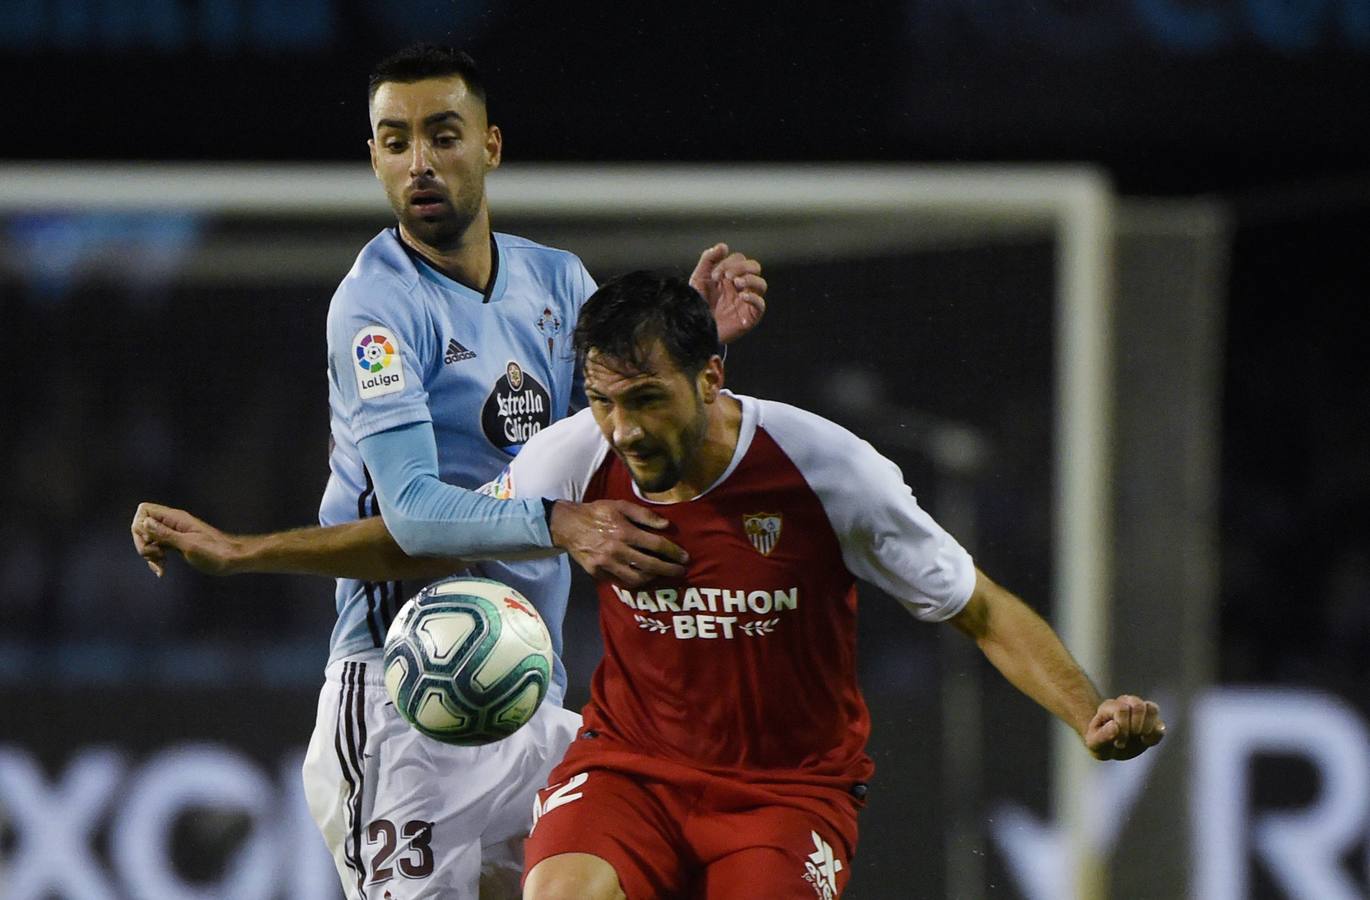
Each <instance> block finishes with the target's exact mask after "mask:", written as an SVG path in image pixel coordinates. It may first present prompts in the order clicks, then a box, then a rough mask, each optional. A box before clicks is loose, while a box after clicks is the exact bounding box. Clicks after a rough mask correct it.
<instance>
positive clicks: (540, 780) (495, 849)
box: [483, 704, 580, 872]
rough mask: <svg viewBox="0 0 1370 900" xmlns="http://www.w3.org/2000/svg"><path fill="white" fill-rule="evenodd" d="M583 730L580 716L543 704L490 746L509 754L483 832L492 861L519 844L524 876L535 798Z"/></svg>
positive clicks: (491, 791) (491, 793) (491, 796)
mask: <svg viewBox="0 0 1370 900" xmlns="http://www.w3.org/2000/svg"><path fill="white" fill-rule="evenodd" d="M579 730H580V714H579V713H576V712H573V711H572V710H569V709H564V708H562V707H560V706H551V705H547V704H544V705H543V706H541V707H539V708H538V711H537V712H536V713H535V714H534V715H533V718H532V719H531V720H529V722H528V723H527V724H526V725H524V726H523V727H522V728H520V729H519V730H518V731H515V732H514V733H513V734H511V735H510V736H509V737H507V738H505V739H504V740H502V741H500V742H499V743H498V744H495V745H492V746H494V747H499V748H500V752H502V753H505V754H506V755H507V756H508V758H509V766H508V768H507V769H506V774H505V777H503V779H502V780H501V782H500V783H499V784H495V785H491V786H490V788H489V791H488V796H489V799H490V818H489V822H488V824H487V825H486V827H485V830H484V833H483V840H484V843H485V846H486V847H487V855H489V856H491V857H492V858H494V857H496V856H497V855H498V854H499V853H500V852H501V849H500V848H502V847H504V846H509V845H517V847H518V849H519V853H518V868H519V870H520V872H522V869H523V856H522V847H523V839H524V838H526V837H528V832H529V830H530V829H531V828H532V826H533V800H534V798H535V797H536V796H537V792H538V791H539V790H541V789H542V788H543V787H544V786H545V785H546V784H547V779H548V777H549V776H550V775H551V773H552V769H553V768H554V767H555V766H556V765H557V764H558V763H559V762H561V758H562V757H563V756H565V755H566V748H567V747H568V746H570V744H571V742H572V741H573V740H575V737H576V733H577V732H578V731H579ZM505 855H507V853H506V854H505Z"/></svg>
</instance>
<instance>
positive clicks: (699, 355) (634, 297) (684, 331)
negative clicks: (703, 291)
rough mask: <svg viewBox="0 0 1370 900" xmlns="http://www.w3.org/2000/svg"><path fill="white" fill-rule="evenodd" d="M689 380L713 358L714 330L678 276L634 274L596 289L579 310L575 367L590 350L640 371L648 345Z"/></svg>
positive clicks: (708, 316)
mask: <svg viewBox="0 0 1370 900" xmlns="http://www.w3.org/2000/svg"><path fill="white" fill-rule="evenodd" d="M656 340H660V341H661V344H662V346H663V347H664V348H665V350H666V352H667V354H669V355H670V357H671V359H672V360H673V361H674V362H675V364H676V365H677V366H679V367H680V368H681V370H682V371H684V372H685V373H686V374H688V375H694V374H696V373H698V372H699V371H700V370H701V369H703V368H704V366H705V365H707V364H708V362H709V359H710V357H712V356H713V355H714V354H715V353H717V352H718V326H717V325H715V324H714V317H713V313H712V312H710V310H709V304H707V303H706V302H704V298H703V297H701V296H700V295H699V292H698V291H696V290H695V289H694V288H693V287H691V286H690V282H689V281H687V280H686V279H684V278H681V277H680V276H678V275H670V274H665V273H661V272H648V271H641V270H639V271H636V272H629V273H627V274H626V275H620V276H619V277H617V278H614V279H611V280H609V281H606V282H604V284H602V285H600V288H599V290H597V291H595V292H594V293H593V294H591V295H590V299H588V300H586V301H585V305H584V306H582V307H581V309H580V320H579V321H578V322H577V323H576V330H575V335H574V337H573V343H574V346H575V349H576V359H577V363H578V364H581V365H583V364H584V362H585V355H586V354H587V353H589V352H590V351H591V350H595V351H597V352H598V353H600V354H601V355H604V356H607V357H609V358H610V359H613V360H617V361H619V362H622V363H624V364H626V365H628V366H630V367H632V368H633V369H635V370H638V371H644V370H645V367H646V362H647V354H648V352H649V351H650V350H651V346H652V342H653V341H656Z"/></svg>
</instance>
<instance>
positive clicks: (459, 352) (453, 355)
mask: <svg viewBox="0 0 1370 900" xmlns="http://www.w3.org/2000/svg"><path fill="white" fill-rule="evenodd" d="M475 358H476V351H474V350H467V349H466V348H465V347H463V346H462V345H461V344H458V343H457V342H456V340H455V339H450V340H448V342H447V355H446V356H444V357H443V358H442V361H443V362H444V363H454V362H461V361H462V360H463V359H475Z"/></svg>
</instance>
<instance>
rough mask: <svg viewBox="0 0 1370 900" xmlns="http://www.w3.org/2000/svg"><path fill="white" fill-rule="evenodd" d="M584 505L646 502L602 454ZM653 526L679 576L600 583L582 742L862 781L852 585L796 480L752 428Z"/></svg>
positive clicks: (811, 496)
mask: <svg viewBox="0 0 1370 900" xmlns="http://www.w3.org/2000/svg"><path fill="white" fill-rule="evenodd" d="M584 499H585V500H587V501H590V500H600V499H620V500H629V501H632V502H635V503H641V502H642V501H641V500H640V499H638V497H637V496H636V495H635V494H634V493H633V489H632V481H631V476H630V475H629V473H628V470H627V469H626V468H625V467H624V465H623V464H622V463H621V462H620V461H619V459H618V458H617V457H616V456H615V455H614V454H612V453H610V454H609V455H608V456H606V457H605V460H604V463H603V464H602V465H601V466H600V468H599V469H598V470H597V471H596V472H595V474H594V476H593V477H592V478H591V479H590V482H589V484H588V485H587V487H586V492H585V496H584ZM653 511H654V512H656V513H658V514H659V515H661V516H663V517H664V518H666V519H669V520H670V522H671V525H670V526H669V528H668V529H667V530H666V532H665V533H666V535H667V536H668V537H670V539H671V540H672V541H674V542H675V543H677V544H679V545H680V546H681V547H683V548H685V550H687V551H688V552H689V554H690V566H689V570H688V571H687V573H686V575H685V577H684V579H683V580H678V581H677V580H665V579H663V580H658V581H656V582H653V583H651V584H649V585H647V586H646V587H645V588H642V589H639V590H635V591H627V590H626V589H624V588H622V587H620V586H618V585H614V584H611V583H608V582H604V581H601V582H600V583H599V584H598V591H599V598H600V628H601V630H602V632H603V635H604V658H603V660H602V661H601V663H600V665H599V667H598V668H597V669H596V670H595V675H594V679H593V682H592V685H591V697H590V703H589V705H588V706H587V707H586V709H585V724H586V727H588V728H591V729H595V730H601V731H603V732H605V733H606V735H607V736H611V737H614V738H617V739H618V740H620V741H623V742H625V743H627V744H629V745H631V746H634V747H637V748H640V749H641V750H642V751H643V752H645V753H649V754H655V755H661V756H666V757H668V758H672V759H678V760H680V761H683V762H686V763H689V764H692V765H696V766H700V767H704V768H709V769H727V770H747V771H748V773H749V775H750V776H752V777H755V776H756V775H757V774H758V773H756V771H755V770H757V769H764V770H767V771H766V772H765V777H766V778H768V779H774V780H788V779H791V778H793V779H802V780H812V779H814V778H824V777H831V778H834V779H841V780H843V781H849V780H850V781H864V780H866V779H867V778H869V776H870V774H871V771H872V769H873V765H872V763H871V761H870V758H869V757H868V756H866V754H865V751H864V747H865V744H866V739H867V737H868V735H869V733H870V715H869V713H868V712H867V709H866V704H865V701H864V700H863V699H862V697H861V692H860V689H859V687H858V686H857V680H856V586H855V579H854V578H853V576H852V574H851V572H850V571H848V569H847V567H846V565H845V564H844V563H843V561H842V551H841V547H840V546H839V544H838V540H837V536H836V535H835V534H834V533H833V529H832V525H831V523H830V522H829V519H828V516H827V514H826V513H825V511H824V509H823V505H822V503H821V502H820V501H819V499H818V496H817V495H816V494H815V493H814V492H813V490H812V489H811V488H810V487H809V485H808V483H807V482H806V481H805V479H804V477H803V475H802V474H801V473H800V471H799V469H798V468H797V467H796V466H795V465H794V463H793V462H791V460H790V458H789V457H788V456H786V454H785V452H784V451H783V450H781V448H780V447H779V445H778V444H777V443H776V442H775V440H773V439H772V438H771V437H770V436H769V435H768V434H767V433H766V432H765V430H764V428H760V427H759V428H757V430H756V433H755V436H754V437H753V439H752V441H751V445H750V446H749V447H748V449H747V450H746V453H745V455H744V456H743V458H742V459H741V460H740V462H739V463H738V465H737V468H736V469H734V470H733V472H732V473H731V474H730V475H729V476H728V477H727V478H726V479H725V480H724V481H723V482H722V483H720V484H717V485H715V486H714V487H713V489H712V490H710V491H708V492H706V493H705V494H703V495H702V496H699V497H696V498H694V499H693V500H689V501H686V502H683V503H673V504H661V505H656V506H653ZM759 514H764V517H765V518H766V519H769V520H770V528H769V529H763V528H758V527H754V529H753V531H754V534H753V536H752V538H750V539H749V537H748V532H747V527H746V521H747V519H748V517H756V516H758V515H759ZM776 517H778V518H776ZM777 525H778V528H779V530H778V533H777V532H776V526H777ZM763 549H768V550H769V553H765V554H763V552H762V550H763ZM630 604H631V605H630Z"/></svg>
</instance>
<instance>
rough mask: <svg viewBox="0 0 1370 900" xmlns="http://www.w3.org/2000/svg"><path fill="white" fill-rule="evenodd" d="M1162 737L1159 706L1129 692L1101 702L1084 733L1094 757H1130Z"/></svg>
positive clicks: (1141, 751)
mask: <svg viewBox="0 0 1370 900" xmlns="http://www.w3.org/2000/svg"><path fill="white" fill-rule="evenodd" d="M1164 738H1165V722H1163V721H1162V720H1161V708H1160V707H1159V706H1157V705H1156V704H1155V703H1154V702H1152V701H1151V700H1143V699H1142V698H1141V697H1134V696H1133V695H1132V694H1123V695H1122V696H1121V697H1116V698H1114V699H1112V700H1105V701H1103V702H1102V703H1100V704H1099V708H1098V709H1097V710H1096V711H1095V713H1094V718H1092V719H1090V721H1089V726H1088V727H1087V728H1086V729H1085V736H1084V740H1085V746H1086V747H1088V748H1089V752H1090V753H1092V754H1093V755H1094V758H1095V759H1132V758H1133V757H1134V756H1139V755H1141V754H1142V753H1143V752H1144V751H1145V750H1147V748H1149V747H1154V746H1156V745H1157V744H1159V743H1160V742H1161V741H1162V740H1163V739H1164Z"/></svg>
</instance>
